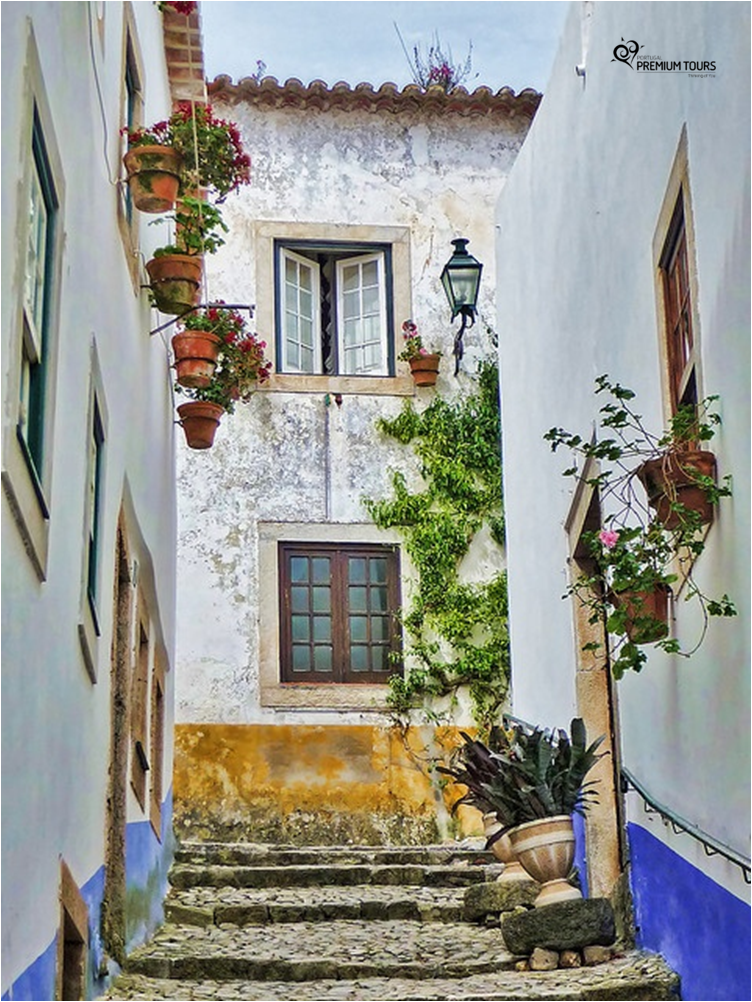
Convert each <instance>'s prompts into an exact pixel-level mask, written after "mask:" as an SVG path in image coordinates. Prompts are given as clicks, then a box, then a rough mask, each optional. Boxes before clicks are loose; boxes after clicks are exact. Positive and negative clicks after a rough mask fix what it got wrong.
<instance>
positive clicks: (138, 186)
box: [123, 146, 183, 212]
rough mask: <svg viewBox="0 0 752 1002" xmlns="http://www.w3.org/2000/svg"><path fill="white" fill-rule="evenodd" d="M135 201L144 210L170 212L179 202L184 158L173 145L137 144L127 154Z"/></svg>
mask: <svg viewBox="0 0 752 1002" xmlns="http://www.w3.org/2000/svg"><path fill="white" fill-rule="evenodd" d="M123 163H124V164H125V169H126V171H127V173H128V187H129V189H130V193H131V198H132V199H133V204H134V205H135V206H136V208H137V209H139V210H140V211H141V212H167V211H169V210H170V209H172V207H173V206H174V205H175V199H176V198H177V195H178V188H179V186H180V167H181V165H182V163H183V158H182V156H181V155H180V153H178V151H177V150H175V149H173V148H172V147H171V146H134V147H133V148H132V149H130V150H128V152H127V153H126V154H125V156H124V157H123Z"/></svg>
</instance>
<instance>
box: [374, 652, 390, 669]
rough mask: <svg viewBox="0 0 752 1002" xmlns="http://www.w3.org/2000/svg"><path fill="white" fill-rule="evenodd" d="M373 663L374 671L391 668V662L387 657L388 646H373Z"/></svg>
mask: <svg viewBox="0 0 752 1002" xmlns="http://www.w3.org/2000/svg"><path fill="white" fill-rule="evenodd" d="M371 663H372V665H373V670H374V671H387V669H388V668H389V662H388V658H387V648H386V647H372V648H371Z"/></svg>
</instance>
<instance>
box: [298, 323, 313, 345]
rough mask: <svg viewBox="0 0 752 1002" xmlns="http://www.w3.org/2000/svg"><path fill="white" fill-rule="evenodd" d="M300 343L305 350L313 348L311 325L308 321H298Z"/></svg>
mask: <svg viewBox="0 0 752 1002" xmlns="http://www.w3.org/2000/svg"><path fill="white" fill-rule="evenodd" d="M300 343H301V344H302V345H305V347H306V348H313V324H312V323H311V321H310V320H305V319H304V320H301V321H300Z"/></svg>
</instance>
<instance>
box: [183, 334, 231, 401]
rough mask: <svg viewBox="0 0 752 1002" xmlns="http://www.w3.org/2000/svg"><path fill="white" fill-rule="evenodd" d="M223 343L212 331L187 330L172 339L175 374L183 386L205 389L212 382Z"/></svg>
mask: <svg viewBox="0 0 752 1002" xmlns="http://www.w3.org/2000/svg"><path fill="white" fill-rule="evenodd" d="M221 343H222V341H221V338H220V337H219V336H218V335H217V334H212V333H211V332H210V331H197V330H187V331H182V332H181V333H179V334H176V335H175V336H174V337H173V339H172V350H173V353H174V355H175V372H176V373H177V380H178V382H179V383H180V385H181V386H191V387H193V388H194V389H204V388H205V387H207V386H208V385H209V383H210V382H211V379H212V376H213V375H214V369H215V367H216V364H217V357H218V356H219V348H220V345H221Z"/></svg>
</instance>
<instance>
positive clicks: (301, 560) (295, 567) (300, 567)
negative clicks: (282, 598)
mask: <svg viewBox="0 0 752 1002" xmlns="http://www.w3.org/2000/svg"><path fill="white" fill-rule="evenodd" d="M290 580H291V581H295V582H298V581H307V580H308V557H291V558H290Z"/></svg>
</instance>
